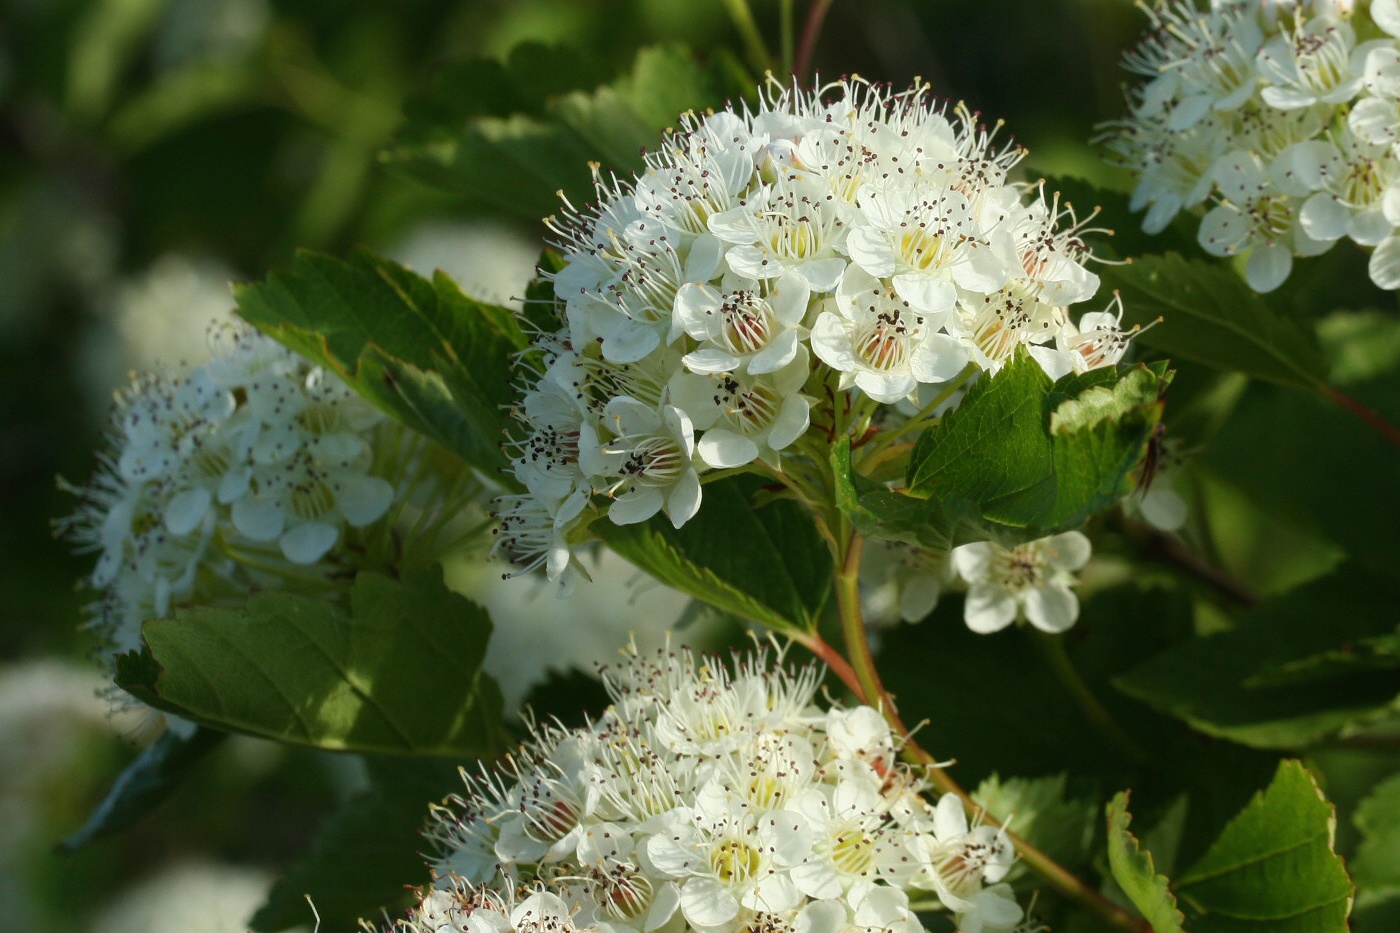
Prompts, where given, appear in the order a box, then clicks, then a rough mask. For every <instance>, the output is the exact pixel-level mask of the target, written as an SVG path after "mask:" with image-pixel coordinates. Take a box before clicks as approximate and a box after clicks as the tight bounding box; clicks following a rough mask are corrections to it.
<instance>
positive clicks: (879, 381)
mask: <svg viewBox="0 0 1400 933" xmlns="http://www.w3.org/2000/svg"><path fill="white" fill-rule="evenodd" d="M939 323H940V322H939V321H938V320H936V319H933V318H932V317H930V316H926V315H924V314H923V313H921V312H918V311H916V310H914V309H913V308H912V307H910V305H909V303H908V302H907V301H905V300H904V299H903V298H901V297H899V295H898V293H897V292H896V291H895V289H894V287H893V286H892V285H886V284H884V283H883V282H881V281H880V280H879V279H876V278H874V277H873V276H871V275H870V274H869V273H867V272H866V271H865V270H863V269H860V268H859V267H856V268H853V269H851V271H850V272H849V273H848V274H847V275H846V276H845V277H844V278H843V279H842V280H841V284H840V287H839V288H838V289H837V293H836V298H835V302H834V309H832V310H825V311H822V312H821V314H820V315H818V317H817V320H816V323H815V324H813V325H812V350H813V352H815V353H816V355H817V356H818V357H820V358H821V360H822V362H824V363H826V364H827V365H828V366H830V367H831V368H832V369H834V370H836V371H837V372H839V373H841V374H842V384H843V385H854V386H855V387H856V388H858V389H860V390H861V391H862V392H864V393H865V394H866V395H869V396H870V397H871V398H873V399H875V401H877V402H897V401H899V400H900V399H902V398H905V397H906V396H908V395H909V394H910V393H911V392H913V391H914V390H915V389H916V388H917V387H918V385H919V383H931V382H946V381H947V380H949V379H951V378H953V377H954V376H956V375H957V374H958V373H959V372H961V371H962V368H963V366H964V365H966V363H967V356H966V354H965V353H964V352H963V350H962V348H961V346H960V345H959V344H958V341H957V340H955V339H954V338H952V337H950V336H948V335H947V334H945V333H940V332H939V330H938V326H939Z"/></svg>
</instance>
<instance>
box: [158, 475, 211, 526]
mask: <svg viewBox="0 0 1400 933" xmlns="http://www.w3.org/2000/svg"><path fill="white" fill-rule="evenodd" d="M212 501H213V497H212V496H210V495H209V490H207V489H204V488H202V487H200V488H196V489H186V490H185V491H184V492H180V493H176V494H175V495H174V496H173V497H171V499H170V501H169V502H167V503H166V504H165V516H164V518H165V527H166V530H167V531H169V532H170V533H171V534H172V535H175V536H176V537H183V536H185V535H187V534H189V533H190V532H191V531H194V530H195V529H196V528H197V527H199V523H200V522H202V521H203V520H204V515H205V513H207V512H208V511H209V505H210V503H211V502H212Z"/></svg>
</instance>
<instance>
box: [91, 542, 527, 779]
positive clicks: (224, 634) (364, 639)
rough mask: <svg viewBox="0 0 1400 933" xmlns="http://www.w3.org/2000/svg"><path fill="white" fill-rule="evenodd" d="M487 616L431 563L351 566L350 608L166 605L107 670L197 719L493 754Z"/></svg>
mask: <svg viewBox="0 0 1400 933" xmlns="http://www.w3.org/2000/svg"><path fill="white" fill-rule="evenodd" d="M490 633H491V620H490V619H489V617H488V616H487V615H486V612H485V610H483V609H482V608H481V607H479V606H476V605H475V604H473V603H471V602H470V601H469V600H467V599H466V598H465V597H463V596H461V595H459V594H457V593H454V592H452V591H451V590H449V589H447V587H446V586H444V585H443V582H442V574H441V571H440V570H437V569H434V570H432V571H429V572H425V573H421V574H417V575H414V576H412V577H409V578H407V579H405V580H402V581H398V580H391V579H389V578H388V577H385V576H382V575H380V574H376V573H369V572H365V573H361V574H360V575H359V576H358V577H356V578H355V583H354V586H353V588H352V589H351V592H350V610H349V611H348V612H347V611H345V610H344V609H341V608H339V607H338V606H336V605H334V604H332V603H328V602H326V601H324V600H321V599H316V598H312V597H308V596H299V595H294V594H291V593H285V592H265V593H259V594H256V595H254V596H253V597H251V598H250V599H249V601H248V604H247V606H246V607H245V608H243V609H210V608H204V609H188V610H176V612H175V614H174V616H173V618H166V619H152V620H150V621H148V622H147V623H146V624H145V625H144V626H143V627H142V635H143V636H144V639H145V643H146V650H145V651H144V652H142V653H139V654H138V653H135V652H133V653H130V654H127V655H124V656H123V657H122V658H120V659H119V662H118V670H117V683H118V685H119V686H121V687H122V688H123V689H126V690H128V691H129V692H131V693H132V694H133V695H135V696H136V697H137V698H139V699H141V700H144V701H145V702H147V703H149V704H150V705H151V706H154V707H156V708H157V709H164V710H166V711H168V712H172V713H175V714H176V715H179V716H183V717H185V718H187V719H191V720H194V721H195V722H199V723H203V724H205V725H210V726H214V727H216V728H220V729H227V730H229V731H233V732H244V733H247V734H249V735H256V736H261V737H264V738H270V739H275V740H277V741H279V742H289V743H292V744H296V745H310V746H313V747H316V748H324V749H332V750H337V751H357V752H364V753H370V754H410V755H448V756H453V757H457V758H464V757H469V756H472V755H478V754H485V753H489V752H490V751H491V750H492V749H493V748H494V747H495V743H496V733H497V729H498V728H499V726H500V719H501V699H500V690H499V688H498V687H497V686H496V684H495V682H494V681H492V680H491V678H490V677H489V676H488V675H487V674H486V673H484V672H483V671H482V669H481V662H482V658H483V657H484V655H485V653H486V642H487V639H488V638H489V637H490Z"/></svg>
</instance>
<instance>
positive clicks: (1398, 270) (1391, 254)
mask: <svg viewBox="0 0 1400 933" xmlns="http://www.w3.org/2000/svg"><path fill="white" fill-rule="evenodd" d="M1367 271H1369V272H1370V274H1371V281H1372V282H1375V283H1376V287H1377V288H1384V289H1386V290H1387V291H1392V292H1393V291H1395V290H1397V289H1400V237H1389V238H1388V239H1386V240H1383V241H1382V242H1381V244H1380V245H1379V246H1377V247H1376V251H1375V252H1374V253H1372V254H1371V261H1370V263H1369V264H1368V266H1367Z"/></svg>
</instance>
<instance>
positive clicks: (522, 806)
mask: <svg viewBox="0 0 1400 933" xmlns="http://www.w3.org/2000/svg"><path fill="white" fill-rule="evenodd" d="M602 674H603V679H604V684H605V686H606V687H607V690H608V693H609V695H610V696H611V698H612V701H613V702H612V705H610V706H609V707H608V708H607V709H606V710H604V711H603V713H602V714H601V715H600V716H599V717H598V718H597V719H596V720H595V721H593V722H591V723H589V724H588V725H586V726H584V727H581V728H578V729H571V730H570V729H563V728H561V727H558V726H545V727H537V728H536V729H535V733H534V736H533V738H532V739H531V741H529V742H528V743H527V744H526V745H525V747H524V748H522V749H521V750H520V751H519V752H518V753H517V754H516V755H514V756H508V757H507V759H505V763H504V764H503V765H500V766H498V767H497V768H495V769H494V770H491V769H483V770H482V771H481V772H480V773H479V774H476V775H468V774H464V778H463V779H464V782H465V789H464V792H463V793H462V794H460V795H458V796H456V797H454V798H450V799H449V800H448V801H447V802H446V804H445V805H444V806H442V807H440V808H437V809H435V810H434V813H433V819H432V828H431V830H430V836H431V837H432V839H433V840H434V841H435V842H436V843H437V845H438V847H439V851H438V855H437V858H436V859H435V861H434V864H433V868H434V873H435V876H436V877H438V878H439V879H440V880H439V881H438V888H439V892H440V893H437V894H435V893H433V892H424V893H423V895H422V896H421V898H420V906H419V907H418V908H417V909H416V910H415V911H414V913H413V915H412V916H413V917H414V918H422V917H425V916H433V917H447V918H454V922H457V923H459V925H462V920H461V919H460V918H461V917H462V916H464V915H465V916H473V915H474V914H475V913H476V912H483V911H484V912H485V914H484V916H485V917H486V918H487V919H492V920H493V922H494V920H495V918H499V917H509V918H510V919H511V921H512V922H513V923H516V925H517V926H518V925H519V921H520V920H521V919H522V918H523V917H524V909H523V908H524V905H525V904H533V908H532V909H533V913H532V915H531V916H532V918H534V917H543V918H550V922H551V923H554V924H558V925H559V926H558V928H559V929H560V930H564V931H571V929H572V928H570V927H569V926H567V924H572V925H573V927H574V928H578V929H587V928H591V929H596V930H598V931H599V933H656V931H658V930H663V929H665V930H675V929H680V928H681V927H684V928H685V929H692V930H706V931H715V933H740V931H742V930H746V929H751V928H755V927H756V926H761V928H762V929H764V930H767V931H770V933H855V931H867V930H891V931H897V933H922V930H923V927H922V925H921V924H920V923H919V922H918V919H917V918H916V917H915V916H914V914H913V912H912V910H911V909H910V904H909V897H908V894H907V893H906V891H905V890H904V889H905V887H907V886H909V885H911V884H913V883H914V882H915V881H916V877H917V881H918V883H919V884H920V885H923V886H926V887H930V888H931V889H932V888H936V887H938V886H941V887H942V889H943V890H945V891H947V892H949V894H948V897H949V903H950V906H951V904H953V903H955V904H956V906H955V907H953V908H952V909H954V910H957V911H959V912H960V916H959V921H962V920H963V919H964V916H966V917H974V916H976V915H978V914H979V913H985V914H986V919H987V921H988V923H989V924H990V922H991V921H992V919H993V918H994V917H999V916H1001V914H998V913H997V909H998V908H1004V907H1005V904H1006V902H1005V899H1004V898H1002V897H1001V896H1000V892H994V893H993V894H992V895H988V896H986V897H983V896H982V894H981V892H982V891H983V890H984V889H985V884H994V883H995V881H996V880H997V878H999V874H998V872H1000V873H1002V874H1004V871H1005V867H1006V866H1007V865H1009V858H1010V853H1009V849H1008V848H1007V847H1006V846H1005V844H1004V838H1003V837H1001V836H999V835H998V834H995V833H991V832H990V830H985V829H982V828H974V829H972V830H968V828H967V824H966V818H965V817H961V818H962V820H963V823H962V827H961V830H960V831H958V830H957V827H956V824H957V820H958V818H959V816H958V815H955V814H952V813H950V812H945V811H946V810H947V805H946V804H944V805H941V806H940V809H939V810H938V811H935V810H934V808H933V807H932V806H930V805H929V804H928V803H927V802H926V801H925V800H924V799H923V798H922V797H920V796H918V792H919V790H921V788H922V782H921V781H920V780H919V779H918V778H917V777H916V776H915V774H914V772H912V771H910V770H909V769H908V768H907V767H906V766H905V765H903V764H901V763H899V762H898V761H897V760H896V758H895V740H894V738H893V735H892V734H891V732H890V729H889V727H888V725H886V723H885V721H884V717H882V716H881V715H880V713H879V712H877V711H876V710H874V709H872V708H870V707H864V706H860V707H855V708H852V709H846V710H843V709H839V708H833V709H830V710H827V711H822V710H820V709H818V708H817V706H816V703H815V701H816V697H817V693H818V687H819V683H820V672H819V671H817V669H816V668H815V667H812V666H807V667H805V668H801V669H798V670H786V669H784V668H783V667H781V666H779V665H775V663H774V661H773V658H772V657H771V656H770V655H769V653H768V652H767V651H764V650H759V651H757V652H756V653H753V654H750V655H746V656H735V657H734V658H733V659H732V661H730V662H729V663H725V662H723V661H720V660H719V659H713V658H697V657H696V656H694V655H692V654H690V653H688V652H680V651H675V650H672V649H670V648H666V649H662V650H661V651H658V652H656V653H653V654H646V655H641V654H638V653H637V652H636V650H635V649H632V650H630V651H629V652H628V653H627V654H625V655H624V657H623V658H622V660H621V662H620V663H619V664H618V665H616V666H610V667H607V668H604V669H603V670H602ZM954 802H955V803H956V801H954ZM984 883H985V884H984ZM954 891H956V892H957V895H956V898H955V897H954V895H953V893H952V892H954ZM527 893H528V897H527ZM443 894H446V895H447V896H446V897H444V896H443ZM546 894H547V895H552V897H546V896H543V895H546ZM536 895H540V896H539V897H538V899H536ZM984 901H985V902H986V904H988V905H989V906H986V907H983V906H982V905H983V903H984ZM513 905H519V906H513ZM1012 906H1014V902H1012ZM1002 913H1003V914H1004V913H1005V910H1003V911H1002ZM1018 916H1019V915H1018ZM420 922H421V921H420ZM678 924H679V925H680V926H677V925H678ZM425 928H426V929H437V927H425ZM462 928H468V929H472V931H473V933H478V931H477V929H476V928H475V927H465V926H463V927H462ZM413 929H414V930H417V929H420V928H418V927H415V928H413ZM531 929H535V927H532V928H531ZM501 933H504V928H501Z"/></svg>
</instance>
